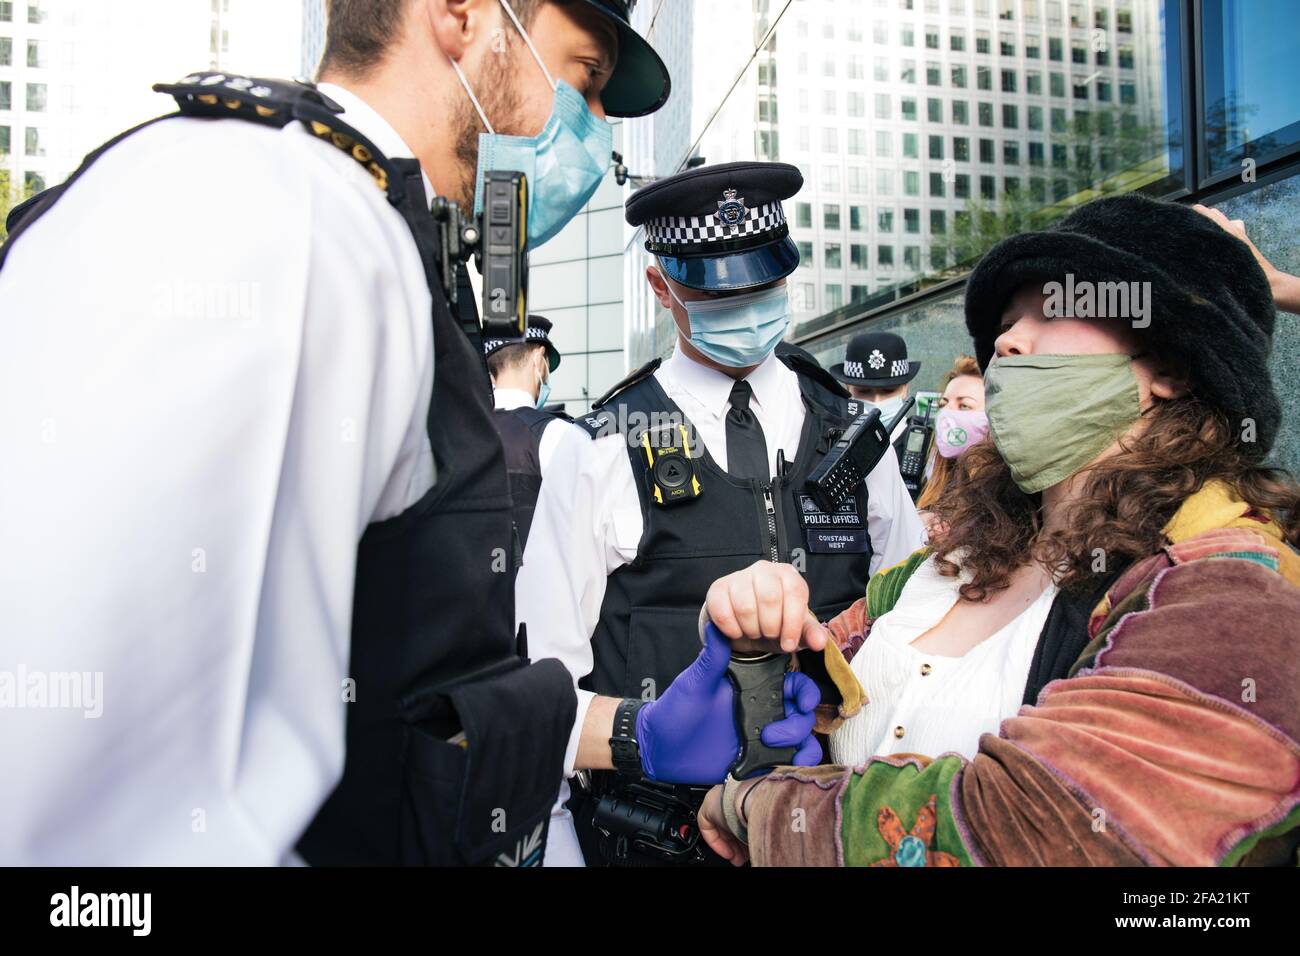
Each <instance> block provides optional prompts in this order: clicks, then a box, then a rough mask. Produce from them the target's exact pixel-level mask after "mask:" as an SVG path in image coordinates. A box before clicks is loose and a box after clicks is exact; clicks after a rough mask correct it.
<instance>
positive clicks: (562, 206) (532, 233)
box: [451, 0, 614, 250]
mask: <svg viewBox="0 0 1300 956" xmlns="http://www.w3.org/2000/svg"><path fill="white" fill-rule="evenodd" d="M501 5H502V6H503V7H505V10H506V13H507V15H508V16H509V17H510V19H511V20H512V21H513V22H514V25H515V28H516V29H518V31H519V35H520V36H521V37H523V39H524V43H526V44H527V45H528V49H529V51H530V52H531V53H532V55H533V59H534V60H536V61H537V65H538V66H540V67H541V68H542V72H543V73H544V74H545V75H546V81H547V82H548V83H550V84H551V89H552V90H554V91H555V99H554V101H553V102H552V104H551V116H550V118H549V119H548V120H547V121H546V125H545V126H543V127H542V131H541V132H540V133H538V134H537V135H536V136H505V135H502V134H500V133H498V132H496V130H495V129H493V127H492V124H491V123H490V122H489V121H488V118H487V114H486V113H484V112H483V107H481V106H480V105H479V102H478V98H477V97H476V96H475V95H474V91H473V90H471V89H470V88H469V83H468V81H466V79H465V74H464V73H462V72H461V69H460V64H458V63H457V62H456V61H455V60H452V61H451V65H452V68H453V69H454V70H455V71H456V75H457V76H458V77H460V83H461V86H463V87H464V88H465V92H466V93H468V94H469V98H470V102H471V103H473V104H474V109H475V110H477V111H478V115H479V119H481V120H482V121H483V125H484V127H486V128H487V132H486V133H482V134H480V135H479V138H478V172H477V179H476V180H475V185H474V213H475V215H477V214H478V213H480V212H482V211H483V174H484V173H485V172H487V171H489V170H493V171H496V170H513V171H515V172H521V173H523V174H524V175H525V176H527V177H528V248H529V249H530V250H531V249H536V248H537V247H538V246H540V245H541V244H542V243H544V242H546V241H547V240H548V239H551V238H553V237H554V236H555V234H556V233H558V232H559V231H560V230H561V229H563V228H564V226H565V224H566V223H568V221H569V220H570V219H572V218H573V217H574V216H576V215H577V214H578V213H579V212H580V211H581V209H582V207H583V206H585V205H586V204H587V201H588V200H589V199H591V197H592V196H593V195H594V194H595V192H596V190H597V189H598V188H600V182H601V180H602V179H604V178H605V173H606V172H607V171H608V169H609V164H610V162H611V156H612V155H613V150H614V128H613V127H612V126H610V125H609V123H607V122H605V121H604V120H602V119H600V118H599V117H597V116H596V114H594V113H593V112H592V111H591V110H590V109H588V108H587V101H586V100H584V99H583V98H582V95H581V94H580V93H578V91H577V90H575V89H574V88H573V87H571V86H569V84H567V83H565V82H564V81H563V80H560V81H559V82H558V83H557V82H556V81H555V80H554V79H552V77H551V74H550V71H549V70H547V69H546V64H545V63H543V62H542V58H541V57H540V56H538V55H537V49H536V48H535V47H534V46H533V41H532V40H531V39H529V37H528V34H527V33H526V32H525V31H524V28H523V26H522V25H521V24H520V23H519V20H518V18H517V17H515V12H514V10H512V9H511V8H510V4H509V3H507V2H506V0H501Z"/></svg>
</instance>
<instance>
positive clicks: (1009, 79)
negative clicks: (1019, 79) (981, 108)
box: [1002, 70, 1016, 93]
mask: <svg viewBox="0 0 1300 956" xmlns="http://www.w3.org/2000/svg"><path fill="white" fill-rule="evenodd" d="M1002 92H1003V93H1014V92H1016V71H1015V70H1003V71H1002Z"/></svg>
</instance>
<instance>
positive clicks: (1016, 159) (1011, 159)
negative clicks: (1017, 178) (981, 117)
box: [1002, 139, 1020, 166]
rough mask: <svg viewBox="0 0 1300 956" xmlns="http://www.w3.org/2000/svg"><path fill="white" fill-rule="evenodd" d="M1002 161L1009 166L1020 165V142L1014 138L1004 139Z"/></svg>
mask: <svg viewBox="0 0 1300 956" xmlns="http://www.w3.org/2000/svg"><path fill="white" fill-rule="evenodd" d="M1002 162H1004V163H1006V164H1007V165H1008V166H1019V165H1020V144H1019V143H1018V142H1016V141H1015V140H1014V139H1008V140H1003V142H1002Z"/></svg>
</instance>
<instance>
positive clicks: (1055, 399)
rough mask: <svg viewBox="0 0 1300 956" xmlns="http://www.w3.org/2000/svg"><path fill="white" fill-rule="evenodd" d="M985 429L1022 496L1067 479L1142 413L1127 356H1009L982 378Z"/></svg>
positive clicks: (1122, 432) (998, 359)
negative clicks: (986, 428)
mask: <svg viewBox="0 0 1300 956" xmlns="http://www.w3.org/2000/svg"><path fill="white" fill-rule="evenodd" d="M984 396H985V402H986V406H987V411H988V416H989V431H990V432H991V433H992V435H993V443H994V445H996V446H997V449H998V452H999V453H1001V455H1002V457H1003V459H1004V460H1005V461H1006V463H1007V465H1008V466H1010V468H1011V477H1012V478H1013V479H1014V480H1015V483H1016V485H1017V486H1018V487H1019V488H1020V490H1021V491H1023V492H1025V493H1026V494H1036V493H1037V492H1040V491H1042V490H1043V489H1044V488H1050V487H1052V485H1054V484H1056V483H1058V482H1061V481H1064V480H1065V479H1066V478H1069V477H1070V476H1071V475H1073V474H1074V473H1075V472H1077V471H1079V470H1080V469H1081V468H1083V466H1084V465H1086V464H1088V462H1090V461H1092V460H1093V459H1094V458H1096V457H1097V456H1098V455H1100V454H1101V453H1102V452H1103V451H1105V450H1106V449H1107V448H1108V447H1110V445H1111V443H1112V442H1114V441H1115V439H1117V438H1119V437H1120V436H1121V435H1123V434H1124V433H1125V432H1126V431H1127V430H1128V428H1129V426H1130V425H1132V424H1133V423H1134V422H1135V421H1137V420H1138V418H1139V417H1140V416H1141V414H1142V408H1141V401H1140V398H1139V395H1138V382H1137V376H1136V375H1135V374H1134V373H1133V360H1132V357H1131V356H1128V355H1123V354H1120V355H1008V356H1006V357H1001V358H996V359H994V360H993V361H992V362H991V363H990V364H989V367H988V370H987V371H986V372H985V373H984Z"/></svg>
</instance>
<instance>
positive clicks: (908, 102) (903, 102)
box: [898, 96, 916, 122]
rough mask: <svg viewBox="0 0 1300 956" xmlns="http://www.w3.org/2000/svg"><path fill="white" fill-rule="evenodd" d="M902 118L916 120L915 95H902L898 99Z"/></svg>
mask: <svg viewBox="0 0 1300 956" xmlns="http://www.w3.org/2000/svg"><path fill="white" fill-rule="evenodd" d="M898 105H899V108H900V110H901V112H902V115H903V119H905V120H911V121H912V122H916V97H914V96H904V97H902V98H901V99H900V100H899V101H898Z"/></svg>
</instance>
